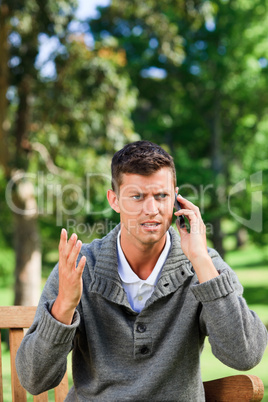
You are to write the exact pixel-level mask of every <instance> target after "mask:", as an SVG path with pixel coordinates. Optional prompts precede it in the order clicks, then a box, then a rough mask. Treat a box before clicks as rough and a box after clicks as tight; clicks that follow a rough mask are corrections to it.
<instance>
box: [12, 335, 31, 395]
mask: <svg viewBox="0 0 268 402" xmlns="http://www.w3.org/2000/svg"><path fill="white" fill-rule="evenodd" d="M22 338H23V329H22V328H20V329H18V328H14V329H10V330H9V343H10V364H11V388H12V401H13V402H26V401H27V397H26V391H25V389H24V388H23V387H22V385H21V383H20V381H19V378H18V375H17V371H16V365H15V358H16V354H17V350H18V348H19V346H20V343H21V341H22Z"/></svg>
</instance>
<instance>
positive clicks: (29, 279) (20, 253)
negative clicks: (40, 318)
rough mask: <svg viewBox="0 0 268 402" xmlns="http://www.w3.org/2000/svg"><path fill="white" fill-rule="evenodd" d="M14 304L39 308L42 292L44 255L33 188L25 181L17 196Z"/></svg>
mask: <svg viewBox="0 0 268 402" xmlns="http://www.w3.org/2000/svg"><path fill="white" fill-rule="evenodd" d="M13 200H14V205H16V212H15V213H14V217H15V219H14V220H15V228H14V239H15V251H16V269H15V276H16V282H15V302H14V304H15V305H23V306H31V305H37V304H38V301H39V298H40V292H41V252H40V241H39V234H38V223H37V215H38V214H37V204H36V200H35V195H34V186H33V184H32V183H31V182H30V181H27V180H22V181H21V182H19V183H18V184H17V188H16V193H15V195H14V199H13Z"/></svg>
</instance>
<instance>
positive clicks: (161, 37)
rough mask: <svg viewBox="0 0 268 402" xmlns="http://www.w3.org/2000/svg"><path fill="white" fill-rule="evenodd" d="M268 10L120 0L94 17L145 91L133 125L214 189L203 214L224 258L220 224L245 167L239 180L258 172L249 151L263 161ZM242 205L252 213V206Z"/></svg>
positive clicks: (197, 181)
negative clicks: (260, 143)
mask: <svg viewBox="0 0 268 402" xmlns="http://www.w3.org/2000/svg"><path fill="white" fill-rule="evenodd" d="M266 7H267V5H266V3H263V2H257V3H256V2H255V1H248V2H245V1H243V0H241V1H238V2H233V1H224V2H223V1H204V2H203V1H193V2H187V1H183V2H177V1H167V2H162V3H159V2H158V3H157V2H156V1H153V0H151V1H150V2H146V4H141V3H140V2H137V1H134V2H133V1H131V2H130V1H124V2H122V1H120V0H114V1H113V2H112V3H111V6H109V7H106V8H103V9H102V10H101V16H100V17H99V18H98V19H96V20H95V21H89V25H90V29H91V31H92V32H93V34H94V37H95V39H96V41H98V40H100V39H101V38H103V37H105V38H107V40H108V39H109V40H112V39H113V40H117V42H118V46H119V47H120V48H122V47H123V48H124V49H125V50H126V54H127V64H126V69H127V71H128V72H129V73H130V76H131V79H132V82H133V83H134V84H135V85H136V86H137V88H138V90H139V100H138V103H137V105H138V107H137V108H136V110H135V112H134V113H133V120H134V123H135V128H136V130H137V131H138V132H141V133H142V136H143V137H144V138H146V139H151V140H155V141H156V142H159V143H164V144H167V145H168V147H169V150H170V151H171V152H172V154H173V156H174V158H175V162H176V165H177V173H178V179H179V182H180V183H182V184H187V183H190V184H191V185H192V186H193V187H194V188H195V190H198V191H199V189H200V185H202V186H203V189H204V188H205V189H206V188H208V189H209V190H208V191H207V192H206V197H205V200H204V203H203V205H202V207H203V208H204V210H205V211H204V212H205V213H204V218H205V220H206V221H207V222H209V223H211V224H212V228H213V230H212V232H211V235H210V237H211V239H212V241H213V244H214V246H215V247H216V248H217V249H218V251H219V252H220V253H221V254H222V255H223V254H224V244H223V234H222V221H223V219H230V218H232V217H231V216H230V213H229V211H228V208H227V206H228V204H227V200H228V189H229V188H230V187H231V186H232V185H233V184H234V183H235V180H236V179H237V178H238V177H239V175H237V172H238V170H239V172H240V177H242V176H243V175H249V174H250V173H251V171H252V169H253V170H254V169H255V167H254V164H255V165H256V160H255V161H253V159H251V161H252V162H253V165H252V166H251V167H249V165H248V163H247V164H246V155H249V154H251V153H252V152H253V153H254V155H255V157H256V158H257V160H259V161H260V164H261V161H262V160H263V156H261V155H262V152H261V153H260V154H258V152H256V149H257V148H259V147H258V146H257V143H258V141H259V140H258V137H260V136H262V137H263V139H264V138H267V134H266V108H267V102H268V99H267V91H266V90H265V88H266V86H267V57H268V55H267V43H266V42H267V39H266V25H267V13H265V8H266ZM260 99H261V105H260ZM257 130H261V134H259V135H257V133H256V131H257ZM254 131H255V133H254V134H253V132H254ZM244 144H247V145H246V148H247V150H248V151H247V152H245V146H244ZM253 149H255V151H253ZM247 157H248V156H247ZM262 166H263V167H264V166H265V163H262ZM234 168H235V169H234ZM185 187H186V186H185ZM198 191H197V192H198ZM186 195H187V192H186ZM189 195H190V196H191V195H194V194H191V191H190V192H189ZM200 195H201V193H200V192H199V197H197V200H195V201H197V202H200V201H201V200H200ZM198 198H199V199H198ZM239 206H240V212H241V211H244V212H245V210H246V211H247V212H248V211H249V208H250V207H249V206H250V202H249V203H247V204H246V205H245V203H244V202H241V200H240V202H239ZM238 228H239V225H237V226H236V229H237V230H238ZM249 229H250V228H249ZM251 233H252V235H255V232H253V231H252V232H251Z"/></svg>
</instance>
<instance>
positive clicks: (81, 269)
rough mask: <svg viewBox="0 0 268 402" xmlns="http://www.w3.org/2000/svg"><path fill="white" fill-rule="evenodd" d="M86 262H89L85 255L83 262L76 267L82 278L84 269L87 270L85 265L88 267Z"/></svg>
mask: <svg viewBox="0 0 268 402" xmlns="http://www.w3.org/2000/svg"><path fill="white" fill-rule="evenodd" d="M86 261H87V259H86V257H85V256H84V255H83V257H82V258H81V260H80V261H79V263H78V265H77V267H76V271H77V273H78V274H79V275H80V276H82V274H83V271H84V268H85V265H86Z"/></svg>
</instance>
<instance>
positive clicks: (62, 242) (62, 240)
mask: <svg viewBox="0 0 268 402" xmlns="http://www.w3.org/2000/svg"><path fill="white" fill-rule="evenodd" d="M66 244H67V230H66V229H62V230H61V234H60V242H59V251H61V250H63V249H64V247H65V246H66Z"/></svg>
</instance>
